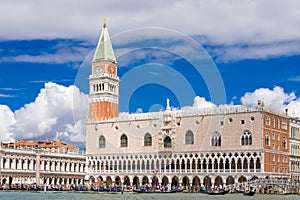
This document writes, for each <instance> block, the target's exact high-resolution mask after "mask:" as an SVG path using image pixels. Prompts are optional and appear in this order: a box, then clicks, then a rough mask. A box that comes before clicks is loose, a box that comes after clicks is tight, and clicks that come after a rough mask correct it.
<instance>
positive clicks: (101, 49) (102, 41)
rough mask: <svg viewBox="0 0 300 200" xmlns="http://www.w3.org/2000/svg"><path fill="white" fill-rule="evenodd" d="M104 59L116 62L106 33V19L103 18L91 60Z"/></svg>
mask: <svg viewBox="0 0 300 200" xmlns="http://www.w3.org/2000/svg"><path fill="white" fill-rule="evenodd" d="M106 60H107V61H112V62H114V63H117V60H116V57H115V53H114V50H113V47H112V44H111V41H110V37H109V34H108V30H107V27H106V20H105V19H104V25H103V29H102V32H101V35H100V38H99V41H98V45H97V48H96V50H95V54H94V58H93V62H97V61H106Z"/></svg>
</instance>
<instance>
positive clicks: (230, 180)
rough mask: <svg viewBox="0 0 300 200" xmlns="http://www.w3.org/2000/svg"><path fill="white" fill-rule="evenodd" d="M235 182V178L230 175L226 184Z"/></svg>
mask: <svg viewBox="0 0 300 200" xmlns="http://www.w3.org/2000/svg"><path fill="white" fill-rule="evenodd" d="M233 184H234V178H233V177H232V176H228V177H227V179H226V185H233Z"/></svg>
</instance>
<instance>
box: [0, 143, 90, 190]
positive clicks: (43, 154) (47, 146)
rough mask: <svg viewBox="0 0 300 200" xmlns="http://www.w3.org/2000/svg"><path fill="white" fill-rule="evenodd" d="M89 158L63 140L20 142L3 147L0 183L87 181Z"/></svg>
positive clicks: (0, 153)
mask: <svg viewBox="0 0 300 200" xmlns="http://www.w3.org/2000/svg"><path fill="white" fill-rule="evenodd" d="M85 168H86V157H85V156H84V155H79V154H78V147H75V146H73V145H70V144H66V143H63V142H61V141H46V142H33V141H26V140H21V141H16V142H11V143H2V144H1V146H0V177H1V179H0V185H5V184H8V185H16V184H18V185H21V184H36V185H43V184H47V185H51V184H52V185H56V184H59V185H66V186H69V185H70V184H84V176H85Z"/></svg>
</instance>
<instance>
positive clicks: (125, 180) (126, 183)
mask: <svg viewBox="0 0 300 200" xmlns="http://www.w3.org/2000/svg"><path fill="white" fill-rule="evenodd" d="M123 185H125V186H129V185H130V179H129V177H128V176H125V177H124V182H123Z"/></svg>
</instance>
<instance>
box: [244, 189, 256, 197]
mask: <svg viewBox="0 0 300 200" xmlns="http://www.w3.org/2000/svg"><path fill="white" fill-rule="evenodd" d="M243 194H244V196H254V194H255V191H254V190H247V191H245V192H244V193H243Z"/></svg>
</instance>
